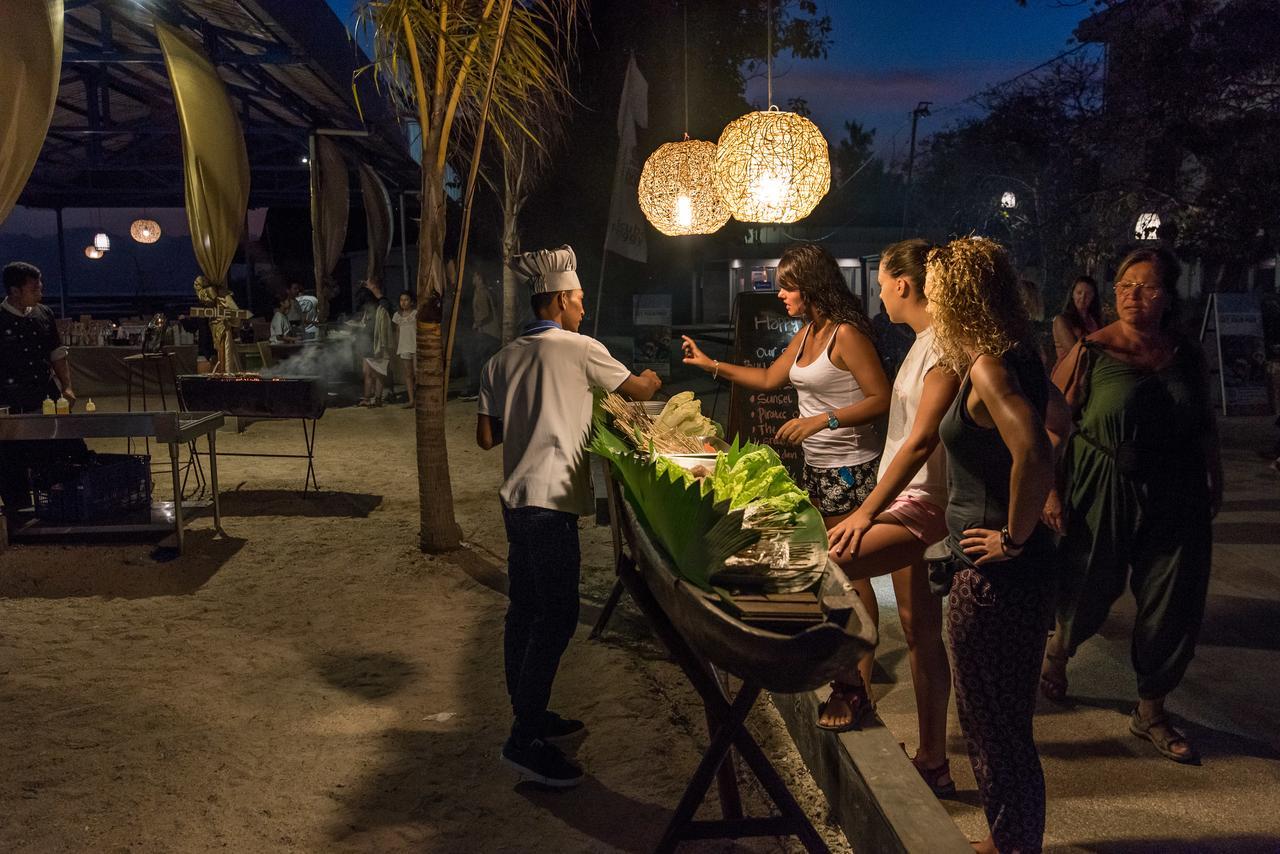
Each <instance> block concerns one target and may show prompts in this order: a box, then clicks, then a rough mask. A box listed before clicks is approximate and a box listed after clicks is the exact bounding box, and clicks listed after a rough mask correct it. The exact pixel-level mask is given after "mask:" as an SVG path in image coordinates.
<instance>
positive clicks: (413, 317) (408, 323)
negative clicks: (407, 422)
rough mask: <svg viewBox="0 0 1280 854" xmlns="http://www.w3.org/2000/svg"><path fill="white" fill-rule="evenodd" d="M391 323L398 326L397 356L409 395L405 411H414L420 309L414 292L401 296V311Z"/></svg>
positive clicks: (393, 316) (393, 317)
mask: <svg viewBox="0 0 1280 854" xmlns="http://www.w3.org/2000/svg"><path fill="white" fill-rule="evenodd" d="M391 322H392V323H394V324H395V325H396V356H398V357H399V359H400V367H401V368H402V369H403V371H404V385H405V388H406V389H408V393H409V402H408V403H406V404H405V405H404V406H405V409H412V408H413V390H414V381H415V379H416V375H415V374H414V369H415V368H416V367H417V364H418V308H417V300H416V299H415V298H414V296H413V292H412V291H404V292H402V293H401V294H400V309H399V310H398V311H397V312H396V313H395V314H394V315H392V316H391Z"/></svg>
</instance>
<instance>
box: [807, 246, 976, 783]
mask: <svg viewBox="0 0 1280 854" xmlns="http://www.w3.org/2000/svg"><path fill="white" fill-rule="evenodd" d="M931 248H932V246H931V245H930V244H929V243H927V242H926V241H924V240H919V239H917V240H906V241H903V242H901V243H895V244H893V245H892V246H889V247H887V248H886V249H885V250H884V251H883V252H882V253H881V255H880V271H879V273H878V279H879V283H880V302H881V305H883V306H884V308H885V311H886V313H887V314H888V315H889V317H890V318H891V320H892V322H893V323H894V324H895V325H896V324H898V323H902V324H905V325H906V326H907V328H908V329H910V330H912V332H913V334H914V335H915V341H914V343H913V344H912V345H911V349H910V350H909V351H908V352H907V355H906V358H905V360H904V361H903V362H902V367H901V370H899V371H898V375H897V379H895V380H894V383H893V400H892V402H891V403H890V405H889V424H888V429H887V431H886V434H885V444H884V454H883V455H881V457H880V468H879V471H878V472H877V473H876V487H875V489H873V490H872V491H871V494H870V495H869V496H867V498H866V500H865V501H863V502H862V505H861V506H860V507H859V508H858V509H857V510H855V511H853V513H852V514H851V515H849V516H848V517H847V518H846V519H845V520H844V521H842V522H840V523H839V524H837V525H835V527H833V528H832V529H831V531H830V533H829V538H830V542H831V556H832V558H833V559H834V560H835V561H836V563H837V564H838V565H839V566H840V568H841V569H842V570H843V571H844V573H845V575H846V577H848V578H851V579H852V578H856V579H869V578H874V577H876V576H880V575H884V574H886V573H892V576H891V578H892V579H893V592H894V596H895V598H896V599H897V602H898V617H899V620H900V621H901V623H902V632H903V634H904V635H905V636H906V641H907V654H908V658H909V661H910V664H911V683H912V688H913V689H914V691H915V699H916V720H917V724H918V726H919V737H920V741H919V748H918V749H917V751H916V754H915V755H914V756H913V757H912V758H911V762H912V764H914V765H915V767H916V770H917V771H919V772H920V776H921V777H923V778H924V781H925V782H926V783H928V784H929V788H930V789H932V790H933V793H934V794H935V795H938V796H939V797H950V796H951V795H954V794H955V790H956V784H955V780H953V779H952V777H951V762H950V760H948V759H947V702H948V699H949V698H950V696H951V668H950V666H949V665H948V663H947V650H946V647H945V646H943V643H942V600H941V599H940V598H939V597H938V596H935V595H934V594H933V592H932V591H931V590H930V589H929V577H928V570H927V567H926V564H925V560H924V552H925V549H926V548H927V547H928V546H930V545H932V544H934V543H936V542H940V541H941V540H944V539H946V536H947V524H946V518H945V514H946V506H947V458H946V453H945V452H944V451H943V449H942V446H941V443H940V440H939V437H938V425H939V423H940V422H941V421H942V416H943V415H944V414H945V413H946V411H947V409H948V407H950V405H951V401H952V400H953V399H954V398H955V396H956V390H957V389H958V388H959V387H960V378H959V377H958V376H956V374H955V372H954V371H951V370H949V369H947V368H944V367H941V366H939V365H938V357H939V353H938V348H937V346H936V343H935V340H934V330H933V326H932V322H931V320H930V317H929V303H928V300H926V299H925V296H924V282H925V260H926V258H927V256H928V253H929V250H930V249H931Z"/></svg>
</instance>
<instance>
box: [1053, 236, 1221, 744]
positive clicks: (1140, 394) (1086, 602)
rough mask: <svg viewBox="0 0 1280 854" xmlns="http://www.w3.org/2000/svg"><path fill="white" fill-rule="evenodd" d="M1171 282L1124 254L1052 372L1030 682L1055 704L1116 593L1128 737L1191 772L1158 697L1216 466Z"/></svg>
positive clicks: (1193, 595)
mask: <svg viewBox="0 0 1280 854" xmlns="http://www.w3.org/2000/svg"><path fill="white" fill-rule="evenodd" d="M1179 274H1180V268H1179V265H1178V260H1177V259H1176V258H1175V257H1174V256H1173V255H1172V253H1170V252H1168V251H1167V250H1165V249H1139V250H1136V251H1134V252H1131V253H1129V255H1128V256H1127V257H1126V258H1125V259H1124V260H1123V261H1122V262H1121V263H1120V269H1119V271H1118V272H1117V273H1116V285H1115V289H1116V312H1117V315H1118V319H1117V320H1116V322H1114V323H1112V324H1110V325H1108V326H1105V327H1103V328H1102V329H1100V330H1098V331H1097V332H1096V333H1094V334H1092V335H1088V336H1086V337H1085V338H1084V339H1082V340H1081V341H1080V342H1079V343H1078V344H1077V345H1076V346H1075V347H1074V348H1073V349H1072V350H1071V352H1070V353H1068V354H1067V356H1066V357H1065V358H1064V359H1063V360H1062V362H1061V363H1060V364H1059V365H1058V367H1057V369H1056V370H1055V371H1054V382H1055V383H1056V384H1057V385H1058V387H1059V388H1061V389H1062V390H1063V393H1064V395H1065V396H1066V398H1067V402H1068V403H1069V404H1070V405H1071V408H1072V413H1073V416H1074V420H1075V423H1076V432H1075V433H1074V434H1072V436H1071V439H1070V441H1069V444H1068V446H1067V450H1066V455H1065V457H1066V466H1065V474H1066V488H1065V492H1064V497H1065V508H1064V507H1063V503H1064V502H1063V501H1061V500H1059V496H1058V494H1057V493H1056V492H1055V493H1053V494H1051V495H1050V497H1049V500H1048V502H1047V504H1046V507H1045V516H1046V521H1047V522H1049V524H1050V525H1051V526H1052V527H1054V528H1056V529H1057V530H1058V531H1059V533H1064V534H1065V539H1064V540H1063V543H1062V561H1063V565H1062V590H1061V592H1060V598H1059V601H1058V609H1057V618H1058V619H1057V630H1056V631H1055V633H1054V636H1053V638H1052V639H1051V640H1050V642H1049V646H1048V648H1047V649H1046V651H1045V660H1044V665H1043V668H1042V670H1041V680H1040V684H1041V691H1042V692H1043V693H1044V694H1045V696H1047V697H1049V698H1050V699H1053V700H1061V699H1063V698H1064V697H1065V696H1066V692H1067V679H1066V666H1067V660H1068V659H1069V658H1070V657H1071V656H1072V655H1074V654H1075V651H1076V650H1077V649H1078V648H1079V646H1080V644H1082V643H1084V641H1086V640H1087V639H1088V638H1090V637H1091V636H1093V635H1094V634H1095V633H1096V632H1097V631H1098V629H1099V628H1100V627H1101V625H1102V622H1103V620H1105V619H1106V616H1107V612H1108V610H1109V609H1110V607H1111V605H1112V603H1113V602H1115V600H1116V599H1118V598H1119V597H1120V594H1121V593H1123V592H1124V589H1125V584H1126V582H1127V583H1128V584H1129V586H1130V587H1131V588H1132V590H1133V594H1134V598H1135V599H1136V600H1137V617H1136V619H1135V624H1134V629H1133V644H1132V657H1133V669H1134V671H1135V673H1136V675H1137V688H1138V703H1137V706H1136V708H1135V709H1134V710H1133V714H1132V715H1131V717H1130V720H1129V729H1130V731H1131V732H1132V733H1133V734H1134V735H1136V736H1138V737H1139V738H1142V739H1146V740H1147V741H1150V742H1151V743H1152V744H1153V745H1154V746H1155V748H1156V750H1158V751H1159V752H1160V753H1161V754H1162V755H1163V756H1165V757H1167V758H1168V759H1171V760H1173V761H1175V762H1194V761H1196V758H1197V755H1196V751H1195V748H1194V747H1193V746H1192V744H1191V743H1190V742H1189V741H1188V740H1187V737H1186V736H1185V735H1184V734H1183V733H1181V732H1179V731H1178V730H1177V729H1175V728H1174V727H1173V725H1172V723H1171V722H1170V721H1169V719H1168V717H1167V716H1166V715H1165V712H1164V699H1165V697H1166V696H1167V695H1168V694H1169V692H1170V691H1172V690H1173V689H1174V688H1175V687H1176V686H1177V685H1178V682H1179V681H1180V680H1181V679H1182V676H1183V674H1184V673H1185V672H1186V669H1187V665H1188V664H1189V663H1190V661H1191V657H1192V655H1193V653H1194V651H1195V644H1196V636H1197V634H1198V632H1199V629H1200V621H1201V618H1202V616H1203V614H1204V603H1205V595H1206V591H1207V589H1208V584H1209V565H1210V552H1211V546H1212V537H1211V533H1210V520H1211V519H1212V518H1213V516H1214V515H1215V514H1216V513H1217V510H1218V507H1219V505H1220V504H1221V500H1222V465H1221V461H1220V459H1219V456H1218V438H1217V430H1216V427H1215V423H1214V416H1213V411H1212V408H1211V404H1210V395H1209V380H1208V373H1207V371H1206V368H1205V363H1204V360H1203V357H1202V355H1201V353H1200V350H1199V348H1198V347H1197V346H1196V345H1195V343H1194V342H1192V341H1190V340H1188V339H1187V338H1185V337H1183V336H1181V335H1180V334H1179V333H1178V331H1177V326H1176V323H1177V308H1178V293H1177V282H1178V276H1179Z"/></svg>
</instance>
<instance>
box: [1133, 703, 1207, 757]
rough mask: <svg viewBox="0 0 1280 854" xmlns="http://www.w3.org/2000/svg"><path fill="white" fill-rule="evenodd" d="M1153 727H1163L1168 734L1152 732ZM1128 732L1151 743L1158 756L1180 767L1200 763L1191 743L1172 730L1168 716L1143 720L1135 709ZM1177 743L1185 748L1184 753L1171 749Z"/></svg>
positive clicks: (1163, 715) (1161, 715)
mask: <svg viewBox="0 0 1280 854" xmlns="http://www.w3.org/2000/svg"><path fill="white" fill-rule="evenodd" d="M1154 727H1163V728H1164V729H1165V731H1166V732H1167V733H1168V734H1167V735H1166V734H1161V733H1156V732H1152V729H1153V728H1154ZM1129 732H1131V733H1133V734H1134V735H1136V736H1137V737H1138V738H1141V739H1143V740H1145V741H1149V742H1151V744H1152V745H1153V746H1154V747H1155V749H1156V750H1157V751H1159V753H1160V755H1161V756H1163V757H1164V758H1166V759H1171V760H1173V761H1174V762H1177V763H1179V764H1181V765H1193V764H1195V763H1198V762H1199V761H1200V755H1199V754H1198V753H1196V749H1195V747H1193V746H1192V745H1191V741H1190V740H1189V739H1188V738H1187V737H1186V736H1185V735H1183V734H1182V733H1181V732H1179V731H1178V730H1177V729H1175V728H1174V726H1173V724H1172V723H1170V722H1169V716H1168V715H1165V714H1159V715H1156V716H1155V717H1154V718H1144V717H1142V715H1140V714H1139V713H1138V710H1137V709H1136V708H1135V709H1134V710H1133V714H1132V715H1130V716H1129ZM1179 743H1181V744H1185V745H1186V746H1187V751H1186V753H1179V752H1178V751H1176V750H1174V749H1173V745H1175V744H1179Z"/></svg>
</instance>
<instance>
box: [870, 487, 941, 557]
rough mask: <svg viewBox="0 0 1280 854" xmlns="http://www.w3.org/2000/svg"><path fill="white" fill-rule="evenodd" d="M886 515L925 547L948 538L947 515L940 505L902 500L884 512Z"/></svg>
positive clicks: (898, 499)
mask: <svg viewBox="0 0 1280 854" xmlns="http://www.w3.org/2000/svg"><path fill="white" fill-rule="evenodd" d="M883 513H884V515H886V516H891V517H893V520H894V521H895V522H897V523H898V524H900V525H902V527H904V528H906V529H907V530H908V531H910V532H911V534H912V536H914V537H915V538H916V539H917V540H919V541H920V542H922V543H924V544H925V545H932V544H933V543H936V542H939V541H941V540H945V539H946V538H947V533H948V531H947V514H946V512H945V511H944V510H943V509H942V508H941V507H939V506H938V505H936V504H934V503H932V502H930V501H925V500H923V499H920V498H910V497H908V498H902V497H899V498H897V499H895V500H894V502H893V503H892V504H890V505H889V506H888V507H886V508H885V509H884V511H883Z"/></svg>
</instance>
